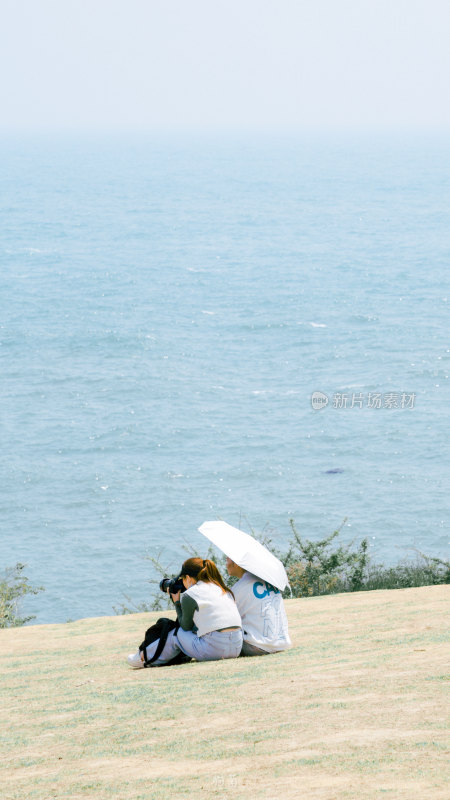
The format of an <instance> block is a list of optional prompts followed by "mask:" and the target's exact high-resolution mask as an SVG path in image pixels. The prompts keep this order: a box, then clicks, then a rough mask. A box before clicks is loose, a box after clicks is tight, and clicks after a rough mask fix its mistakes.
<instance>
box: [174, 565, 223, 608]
mask: <svg viewBox="0 0 450 800" xmlns="http://www.w3.org/2000/svg"><path fill="white" fill-rule="evenodd" d="M180 575H190V577H191V578H195V580H197V581H203V583H215V584H216V586H219V588H220V589H222V591H223V592H229V593H230V594H231V596H232V598H233V600H234V594H233V592H232V591H231V589H229V588H228V586H226V584H225V583H224V580H223V578H222V575H221V574H220V572H219V570H218V569H217V567H216V565H215V563H214V561H211V559H210V558H188V560H187V561H185V562H184V564H183V566H182V568H181V572H180Z"/></svg>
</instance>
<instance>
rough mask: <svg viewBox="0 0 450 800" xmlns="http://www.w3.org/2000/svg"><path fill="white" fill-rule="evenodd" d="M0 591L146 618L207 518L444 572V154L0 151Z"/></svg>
mask: <svg viewBox="0 0 450 800" xmlns="http://www.w3.org/2000/svg"><path fill="white" fill-rule="evenodd" d="M0 164H1V169H0V226H1V227H0V262H1V265H0V310H1V314H0V363H1V381H0V415H1V416H0V424H1V428H0V435H1V478H0V480H1V494H0V498H1V500H0V503H1V505H0V570H5V569H6V568H8V567H12V566H14V565H15V564H16V563H22V564H25V565H26V567H24V570H23V572H24V574H26V576H27V577H28V579H29V580H30V583H31V584H32V585H34V586H43V587H44V589H45V591H43V592H41V593H39V594H37V595H33V596H29V597H27V598H26V599H25V600H24V602H23V604H22V607H21V611H22V612H23V613H24V614H32V615H35V619H34V620H33V623H34V624H38V623H54V622H66V621H68V620H74V619H78V618H81V617H92V616H103V615H111V614H114V613H115V612H114V609H116V610H117V608H118V607H119V608H120V607H121V604H129V602H132V603H133V604H136V605H138V604H139V603H141V602H145V601H149V600H150V598H151V595H152V592H153V589H152V585H151V584H150V583H149V581H150V580H151V579H152V578H153V579H154V578H155V576H156V574H157V573H155V570H154V566H153V564H152V561H151V559H152V558H157V559H158V560H159V561H160V563H161V564H162V565H163V566H164V567H166V568H167V570H168V574H175V573H176V572H177V571H178V569H179V567H180V565H181V563H182V561H183V560H184V559H185V558H186V557H187V556H186V554H187V553H188V552H189V551H192V550H195V551H196V552H197V553H200V554H203V553H205V552H206V549H207V542H206V540H205V539H204V537H203V536H202V535H201V534H200V533H199V532H198V527H199V526H200V525H201V524H202V523H203V522H204V521H206V520H212V519H224V520H226V521H227V522H229V523H230V524H232V525H235V526H237V527H240V528H242V529H243V530H246V531H247V532H250V531H254V532H256V533H258V534H263V535H265V536H269V538H270V539H271V541H272V543H273V546H274V547H276V548H279V549H283V548H285V547H287V544H288V542H289V539H290V535H291V528H290V520H291V519H293V520H294V521H295V526H296V529H297V531H298V533H299V534H300V536H302V537H304V538H307V539H313V540H317V539H323V538H325V537H326V536H328V535H329V534H331V533H332V532H333V531H334V530H335V529H337V528H339V527H340V528H341V530H340V534H339V539H340V541H342V543H345V544H349V545H350V544H352V543H353V544H352V546H356V545H357V544H358V543H359V542H360V541H361V539H363V538H365V537H367V538H368V540H369V544H370V553H371V558H372V559H373V560H374V561H375V562H379V563H385V564H391V563H397V562H398V561H400V560H402V559H404V558H410V557H416V554H417V551H420V552H422V553H425V554H426V555H428V556H433V557H439V558H446V557H448V539H449V507H450V499H449V498H450V491H449V488H450V487H449V466H450V444H449V400H450V391H449V386H450V381H449V370H450V320H449V305H450V303H449V300H450V286H449V273H450V140H449V138H448V136H447V137H445V136H443V135H439V134H412V133H395V134H387V133H385V134H381V133H378V134H376V133H373V134H369V133H365V134H359V135H356V134H343V133H340V134H336V133H323V134H317V135H314V136H313V135H312V134H309V135H308V134H302V133H296V134H293V133H291V134H281V133H280V134H275V133H272V134H270V133H265V134H263V133H261V134H255V133H249V132H248V133H240V134H238V133H227V134H225V133H222V134H219V133H217V132H210V133H193V132H190V133H187V132H181V131H180V132H172V133H170V134H164V135H163V134H162V133H158V134H156V133H155V134H151V133H148V134H132V133H122V134H116V135H109V134H108V135H106V134H99V133H98V134H76V135H75V134H67V133H59V134H47V135H44V134H33V135H32V134H29V135H27V136H25V135H18V136H15V137H12V136H6V135H5V136H3V138H2V139H1V140H0Z"/></svg>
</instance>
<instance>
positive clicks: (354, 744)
mask: <svg viewBox="0 0 450 800" xmlns="http://www.w3.org/2000/svg"><path fill="white" fill-rule="evenodd" d="M448 599H449V589H448V587H447V586H433V587H423V588H419V589H405V590H397V591H379V592H362V593H358V594H342V595H335V596H327V597H313V598H310V599H304V600H292V601H288V602H287V604H286V606H287V611H288V616H289V622H290V629H291V634H292V638H293V641H294V645H295V646H294V647H293V648H292V650H290V651H288V652H287V653H284V654H277V655H273V656H269V657H266V658H253V659H236V660H230V661H223V662H209V663H198V664H197V663H192V664H187V665H184V666H178V667H170V668H164V669H152V670H135V671H134V670H131V669H130V668H129V667H128V666H127V665H126V663H125V661H124V656H125V655H126V654H127V653H128V652H132V651H134V650H135V649H136V645H137V644H138V643H139V641H140V640H141V639H142V636H143V632H144V629H145V627H147V626H148V624H149V620H150V619H151V618H156V617H157V616H158V615H157V614H156V615H155V614H153V615H148V614H137V615H133V616H124V617H112V618H110V617H103V618H99V619H86V620H80V621H78V622H74V623H67V624H65V625H39V626H31V627H25V628H17V629H12V630H11V629H10V630H4V631H1V632H0V680H1V693H2V695H3V700H2V706H1V709H2V710H1V717H0V719H1V742H2V753H1V772H0V796H1V797H2V800H13V799H14V800H16V798H17V799H18V798H20V800H50V798H58V800H59V798H65V797H66V798H71V800H78V799H80V800H81V798H93V800H103V798H104V799H105V800H106V798H108V800H110V799H111V798H112V799H113V798H119V800H131V798H132V799H133V800H139V799H141V800H151V798H155V799H156V798H158V800H159V798H161V799H162V798H167V797H170V798H183V800H184V799H185V798H188V797H192V796H196V797H199V798H214V797H217V798H223V797H229V798H235V800H239V799H240V798H245V799H246V800H248V798H250V797H251V798H267V799H270V800H274V799H275V798H276V800H278V798H288V800H290V799H291V798H295V799H296V800H297V798H299V797H305V798H308V800H310V799H311V800H316V798H317V799H318V798H323V800H344V799H345V798H348V799H349V800H365V798H379V797H380V798H381V797H390V798H396V799H397V798H405V799H406V798H408V800H411V798H426V800H434V799H435V798H436V800H437V798H442V800H444V798H447V797H448V785H447V784H446V778H447V779H448V775H446V774H445V764H446V763H447V758H448V753H447V754H446V749H445V748H446V740H445V735H446V730H445V715H444V709H445V695H444V691H445V688H446V684H445V678H446V676H445V674H444V673H445V669H446V658H445V655H446V654H445V652H444V648H445V641H446V640H445V612H446V604H448ZM447 656H448V650H447ZM447 661H448V659H447ZM447 666H448V665H447Z"/></svg>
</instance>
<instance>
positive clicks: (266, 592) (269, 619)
mask: <svg viewBox="0 0 450 800" xmlns="http://www.w3.org/2000/svg"><path fill="white" fill-rule="evenodd" d="M227 572H228V574H229V575H231V576H232V577H234V578H239V580H238V581H237V583H235V584H234V586H233V594H234V598H235V600H236V605H237V607H238V611H239V613H240V615H241V619H242V627H243V638H244V641H243V644H242V650H241V656H267V655H268V654H269V653H279V652H281V651H282V650H287V648H288V647H291V644H292V643H291V640H290V638H289V631H288V621H287V616H286V611H285V608H284V603H283V598H282V596H281V592H280V590H279V589H277V588H276V586H272V584H271V583H267V582H266V581H263V580H261V578H258V577H257V576H256V575H252V574H251V573H250V572H247V571H246V570H245V569H242V567H240V566H239V564H236V563H235V562H234V561H232V560H231V558H227Z"/></svg>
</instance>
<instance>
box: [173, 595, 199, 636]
mask: <svg viewBox="0 0 450 800" xmlns="http://www.w3.org/2000/svg"><path fill="white" fill-rule="evenodd" d="M175 610H176V612H177V617H178V622H179V623H180V628H183V630H184V631H194V632H195V631H196V630H197V626H196V625H195V624H194V612H195V611H198V603H197V600H194V598H193V597H191V596H190V595H189V594H182V595H181V601H180V600H177V602H176V603H175Z"/></svg>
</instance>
